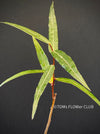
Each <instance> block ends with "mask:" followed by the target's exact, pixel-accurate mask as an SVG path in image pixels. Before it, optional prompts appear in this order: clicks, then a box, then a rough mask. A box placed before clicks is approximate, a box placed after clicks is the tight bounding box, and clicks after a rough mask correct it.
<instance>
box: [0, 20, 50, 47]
mask: <svg viewBox="0 0 100 134" xmlns="http://www.w3.org/2000/svg"><path fill="white" fill-rule="evenodd" d="M0 23H4V24H7V25H10V26H12V27H15V28H17V29H19V30H21V31H23V32H25V33H27V34H28V35H31V36H34V37H35V38H36V39H38V40H40V41H42V42H44V43H46V44H50V41H49V40H48V39H47V38H46V37H44V36H43V35H41V34H39V33H37V32H35V31H33V30H31V29H29V28H27V27H24V26H21V25H18V24H15V23H10V22H0Z"/></svg>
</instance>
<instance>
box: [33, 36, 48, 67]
mask: <svg viewBox="0 0 100 134" xmlns="http://www.w3.org/2000/svg"><path fill="white" fill-rule="evenodd" d="M32 39H33V42H34V45H35V49H36V53H37V57H38V60H39V63H40V65H41V68H42V69H43V70H45V69H46V68H47V67H48V66H49V65H50V64H49V61H48V58H47V56H46V54H45V52H44V50H43V49H42V47H41V46H40V44H39V42H38V41H37V40H36V39H35V38H34V37H32Z"/></svg>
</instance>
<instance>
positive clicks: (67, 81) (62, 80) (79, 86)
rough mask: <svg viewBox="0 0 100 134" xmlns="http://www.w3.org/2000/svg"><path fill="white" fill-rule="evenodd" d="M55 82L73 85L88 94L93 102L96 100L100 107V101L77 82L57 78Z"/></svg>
mask: <svg viewBox="0 0 100 134" xmlns="http://www.w3.org/2000/svg"><path fill="white" fill-rule="evenodd" d="M55 80H57V81H60V82H64V83H67V84H71V85H73V86H75V87H77V88H79V89H80V90H81V91H82V92H84V93H85V94H87V95H88V96H89V97H90V98H91V99H92V100H94V101H95V102H96V103H97V104H98V105H99V106H100V101H99V100H98V99H97V98H96V97H95V96H94V95H93V94H92V93H91V92H90V91H89V90H87V89H86V88H85V87H84V86H82V85H81V84H79V83H78V82H76V81H75V80H72V79H68V78H56V79H55Z"/></svg>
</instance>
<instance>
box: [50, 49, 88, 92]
mask: <svg viewBox="0 0 100 134" xmlns="http://www.w3.org/2000/svg"><path fill="white" fill-rule="evenodd" d="M51 54H52V56H53V57H54V58H55V59H56V60H57V61H58V62H59V64H60V65H61V66H62V67H63V68H64V69H65V70H66V71H67V72H68V73H69V74H70V75H71V76H72V77H73V78H75V79H76V80H77V81H79V82H80V83H81V84H82V85H83V86H84V87H86V88H87V89H88V90H90V88H89V87H88V85H87V84H86V82H85V80H84V78H83V77H82V75H81V74H80V72H79V71H78V69H77V67H76V65H75V63H74V61H73V60H72V58H71V57H70V56H68V55H67V54H66V53H65V52H63V51H61V50H55V51H53V52H51Z"/></svg>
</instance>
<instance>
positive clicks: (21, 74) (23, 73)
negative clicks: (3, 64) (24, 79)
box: [0, 70, 44, 87]
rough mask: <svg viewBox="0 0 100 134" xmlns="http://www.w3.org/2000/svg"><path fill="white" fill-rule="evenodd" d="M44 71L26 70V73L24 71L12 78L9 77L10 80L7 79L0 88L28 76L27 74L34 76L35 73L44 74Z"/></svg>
mask: <svg viewBox="0 0 100 134" xmlns="http://www.w3.org/2000/svg"><path fill="white" fill-rule="evenodd" d="M43 72H44V71H43V70H26V71H22V72H20V73H17V74H15V75H13V76H11V77H9V78H8V79H6V80H5V81H3V82H2V83H1V84H0V87H1V86H3V85H4V84H6V83H7V82H9V81H12V80H14V79H16V78H18V77H21V76H24V75H27V74H34V73H43Z"/></svg>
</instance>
